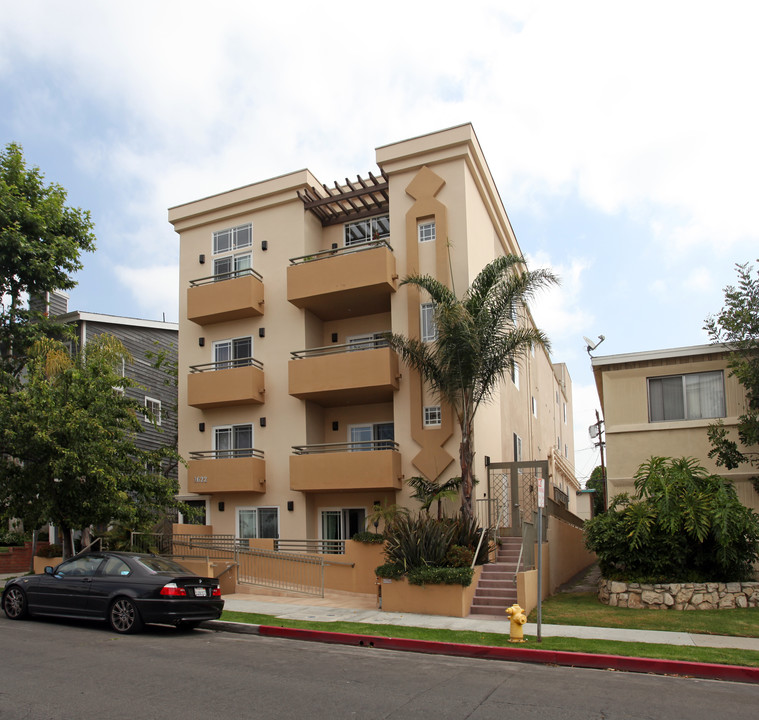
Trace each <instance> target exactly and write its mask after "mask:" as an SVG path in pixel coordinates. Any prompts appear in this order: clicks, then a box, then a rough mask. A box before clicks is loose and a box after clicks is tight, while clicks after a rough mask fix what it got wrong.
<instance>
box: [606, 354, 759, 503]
mask: <svg viewBox="0 0 759 720" xmlns="http://www.w3.org/2000/svg"><path fill="white" fill-rule="evenodd" d="M728 359H729V352H728V351H727V349H726V348H725V347H724V346H722V345H697V346H692V347H684V348H673V349H669V350H657V351H650V352H640V353H631V354H625V355H607V356H604V357H595V358H593V360H592V365H593V373H594V375H595V380H596V387H597V389H598V396H599V398H600V400H601V407H602V408H603V415H604V421H605V424H606V449H607V478H608V497H609V498H612V497H613V496H614V495H616V494H618V493H621V492H629V493H633V492H634V487H633V476H634V475H635V472H636V470H637V469H638V467H639V466H640V465H641V463H643V462H645V461H646V460H648V459H649V458H650V457H652V456H661V457H675V458H677V457H693V458H696V459H697V460H698V461H699V463H700V464H701V465H703V466H704V467H705V468H706V469H707V470H709V471H710V472H714V473H717V474H719V475H723V476H725V477H728V478H730V479H731V480H732V481H733V482H734V483H735V488H736V491H737V493H738V497H739V498H740V500H741V502H743V503H744V504H745V505H747V506H748V507H751V508H753V509H755V510H759V495H757V493H756V492H755V491H754V488H753V486H752V484H751V482H750V477H751V476H752V475H754V474H755V473H753V472H751V468H750V467H742V468H739V469H736V470H726V469H725V468H718V467H717V465H716V464H715V462H714V461H713V460H711V459H710V458H709V450H710V449H711V445H710V444H709V439H708V437H707V428H708V426H709V425H710V424H712V423H714V422H716V421H717V419H721V420H722V422H723V423H724V424H725V427H726V428H728V430H729V431H731V432H732V434H733V436H734V437H735V427H736V425H737V423H738V417H739V416H740V415H741V414H743V413H744V412H745V410H746V396H745V392H744V389H743V387H742V386H741V384H740V383H739V382H738V380H737V379H736V378H735V377H732V376H731V375H730V371H729V369H728Z"/></svg>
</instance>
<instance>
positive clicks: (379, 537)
mask: <svg viewBox="0 0 759 720" xmlns="http://www.w3.org/2000/svg"><path fill="white" fill-rule="evenodd" d="M351 540H355V541H356V542H360V543H366V544H367V545H372V544H375V545H381V544H382V543H383V542H385V536H384V535H383V534H382V533H373V532H369V531H367V530H364V531H363V532H357V533H356V534H355V535H354V536H353V537H352V538H351Z"/></svg>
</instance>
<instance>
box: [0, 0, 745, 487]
mask: <svg viewBox="0 0 759 720" xmlns="http://www.w3.org/2000/svg"><path fill="white" fill-rule="evenodd" d="M0 10H1V11H0V143H2V145H3V146H5V145H6V144H7V143H9V142H12V141H15V142H18V143H20V144H21V145H22V146H23V149H24V155H25V157H26V160H27V163H28V164H29V165H34V166H38V167H40V168H41V169H42V171H43V172H44V174H45V177H46V180H47V181H49V182H56V183H59V184H61V185H62V186H63V187H65V188H66V189H67V191H68V201H69V204H71V205H74V206H77V207H81V208H85V209H88V210H90V211H91V213H92V218H93V220H94V222H95V231H96V235H97V238H98V241H97V251H96V253H94V254H88V255H86V256H84V257H83V263H84V269H83V270H82V271H81V272H79V273H78V274H77V280H78V286H77V287H76V288H75V289H74V290H73V291H71V292H70V303H69V307H70V308H71V309H76V310H85V311H90V312H103V313H109V314H115V315H127V316H132V317H142V318H148V319H155V320H160V319H163V318H165V319H166V320H169V321H177V305H178V293H179V289H178V280H177V276H178V269H177V268H178V252H179V243H178V236H177V235H176V234H175V233H174V231H173V228H172V227H171V226H170V225H169V223H168V221H167V208H169V207H171V206H174V205H178V204H181V203H185V202H188V201H191V200H195V199H198V198H201V197H205V196H207V195H210V194H214V193H218V192H223V191H225V190H228V189H231V188H235V187H239V186H241V185H246V184H249V183H251V182H256V181H258V180H263V179H266V178H268V177H272V176H275V175H281V174H283V173H286V172H290V171H295V170H299V169H301V168H304V167H307V168H308V169H310V170H311V171H312V172H313V173H314V174H315V175H316V177H318V178H319V179H320V180H321V181H322V182H324V183H327V184H331V183H333V182H334V181H335V180H338V179H342V178H345V177H351V178H355V176H356V175H358V174H360V175H361V176H362V177H366V175H367V173H368V172H369V171H372V172H375V174H376V169H377V168H376V164H375V154H374V153H375V148H377V147H380V146H382V145H385V144H388V143H392V142H397V141H400V140H403V139H406V138H409V137H415V136H417V135H422V134H425V133H429V132H433V131H436V130H441V129H444V128H447V127H451V126H454V125H459V124H461V123H465V122H471V123H472V125H473V126H474V129H475V132H476V133H477V136H478V139H479V141H480V145H481V146H482V149H483V151H484V153H485V157H486V158H487V161H488V164H489V167H490V170H491V173H492V175H493V177H494V179H495V182H496V184H497V186H498V188H499V191H500V194H501V199H502V200H503V203H504V206H505V208H506V211H507V213H508V215H509V218H510V220H511V223H512V226H513V227H514V230H515V232H516V235H517V239H518V241H519V244H520V246H521V249H522V252H523V253H524V254H525V255H526V256H527V258H528V261H529V263H530V265H531V266H533V267H537V266H547V267H550V268H552V269H553V270H554V271H555V272H556V273H557V274H558V275H559V276H560V277H561V280H562V284H561V286H560V287H559V288H557V289H555V290H552V291H551V292H549V293H547V294H545V295H543V296H541V297H540V298H538V300H537V301H536V303H535V305H534V316H535V318H536V320H537V323H538V325H539V326H540V327H541V329H543V330H545V331H546V332H547V334H548V335H549V337H550V339H551V343H552V358H553V359H554V361H556V362H564V363H566V364H567V366H568V368H569V372H570V375H571V377H572V381H573V396H574V423H575V446H576V454H575V470H576V474H577V476H578V477H579V478H585V477H587V476H588V475H589V473H590V472H591V471H592V469H593V467H595V465H596V464H597V463H598V449H597V448H595V447H593V445H592V443H591V441H590V439H589V437H588V426H589V425H590V424H592V423H593V422H595V410H596V409H600V405H599V401H598V397H597V393H596V390H595V385H594V382H593V377H592V372H591V369H590V361H589V357H588V354H587V352H586V344H585V342H584V340H583V336H587V337H589V338H592V339H594V340H595V339H597V337H598V336H599V335H604V336H605V338H606V339H605V341H604V342H603V344H602V345H600V347H599V348H598V349H597V350H596V351H595V353H594V354H598V355H613V354H618V353H632V352H639V351H644V350H657V349H663V348H670V347H683V346H687V345H699V344H704V343H706V342H708V338H707V336H706V333H705V332H704V331H703V329H702V328H703V324H704V320H705V319H706V317H707V316H708V315H709V314H710V313H715V312H718V311H719V309H720V308H721V307H722V301H723V298H724V288H725V286H727V285H729V284H731V283H733V282H734V281H735V279H736V273H735V264H736V263H746V262H750V263H753V264H756V262H757V258H759V224H757V221H756V213H755V206H756V202H757V197H759V140H758V139H757V129H758V128H759V97H758V95H757V70H759V43H757V42H756V39H755V34H756V27H757V26H759V4H758V3H756V2H752V1H751V0H742V1H739V2H733V1H731V0H723V1H722V2H720V3H719V4H718V5H717V4H716V3H713V2H703V1H702V0H690V1H689V2H680V1H679V0H671V1H668V0H657V1H655V2H649V1H648V0H641V1H639V2H635V3H630V2H624V3H623V2H617V1H616V0H604V1H601V2H595V1H592V0H575V1H573V2H571V3H570V2H566V0H543V1H542V2H537V1H536V2H528V1H527V0H522V1H517V2H512V1H511V0H500V1H493V2H491V1H489V0H469V1H468V2H466V3H463V2H461V1H460V0H456V1H450V0H436V1H435V2H427V0H416V1H415V2H409V0H405V1H404V2H398V1H396V0H385V1H384V2H382V3H362V2H355V1H354V2H342V1H341V0H332V1H331V2H329V3H315V2H312V1H311V0H290V1H289V2H287V3H276V4H275V3H266V4H263V3H261V2H259V1H258V0H246V1H244V2H242V1H238V0H226V1H225V0H219V2H216V3H208V2H196V1H195V0H182V1H181V2H175V1H174V0H162V1H161V2H156V1H155V0H150V1H149V2H146V1H144V0H131V1H130V2H129V3H125V2H97V1H92V0H67V2H65V3H63V2H55V1H54V0H47V1H42V0H25V1H24V2H23V3H21V2H17V1H14V0H0Z"/></svg>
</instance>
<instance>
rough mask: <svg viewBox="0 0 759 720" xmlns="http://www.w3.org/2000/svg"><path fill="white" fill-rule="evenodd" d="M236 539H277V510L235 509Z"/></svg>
mask: <svg viewBox="0 0 759 720" xmlns="http://www.w3.org/2000/svg"><path fill="white" fill-rule="evenodd" d="M237 537H238V538H278V537H279V508H277V507H241V508H237Z"/></svg>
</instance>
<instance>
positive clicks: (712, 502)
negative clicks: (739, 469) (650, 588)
mask: <svg viewBox="0 0 759 720" xmlns="http://www.w3.org/2000/svg"><path fill="white" fill-rule="evenodd" d="M635 493H636V494H635V496H634V497H632V498H631V497H629V496H627V495H626V494H623V495H618V496H616V497H615V498H614V499H613V500H612V502H611V505H610V506H609V509H608V510H607V511H606V512H605V513H603V514H602V515H599V516H597V517H595V518H593V519H592V520H589V521H588V522H586V523H585V542H586V545H587V547H588V549H589V550H591V551H592V552H595V553H596V554H597V555H598V560H599V565H600V567H601V572H602V573H603V574H604V575H605V576H606V577H611V578H615V577H617V578H624V579H627V580H644V579H646V580H657V581H658V580H662V581H668V582H689V581H696V582H706V581H722V582H731V581H739V580H751V579H753V575H754V568H753V564H754V562H756V560H757V559H759V516H758V515H757V514H756V513H755V512H754V511H753V510H751V509H750V508H747V507H746V506H745V505H743V504H742V503H741V502H740V500H739V499H738V496H737V494H736V492H735V487H734V486H733V484H732V483H731V482H730V481H728V480H725V478H723V477H721V476H719V475H710V474H709V473H708V472H707V471H706V470H705V469H704V468H703V467H701V466H700V465H699V464H698V462H697V461H696V460H694V459H693V458H679V459H672V458H662V457H653V458H651V459H650V460H649V461H648V462H645V463H643V464H642V465H641V466H640V468H639V469H638V471H637V473H636V474H635Z"/></svg>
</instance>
